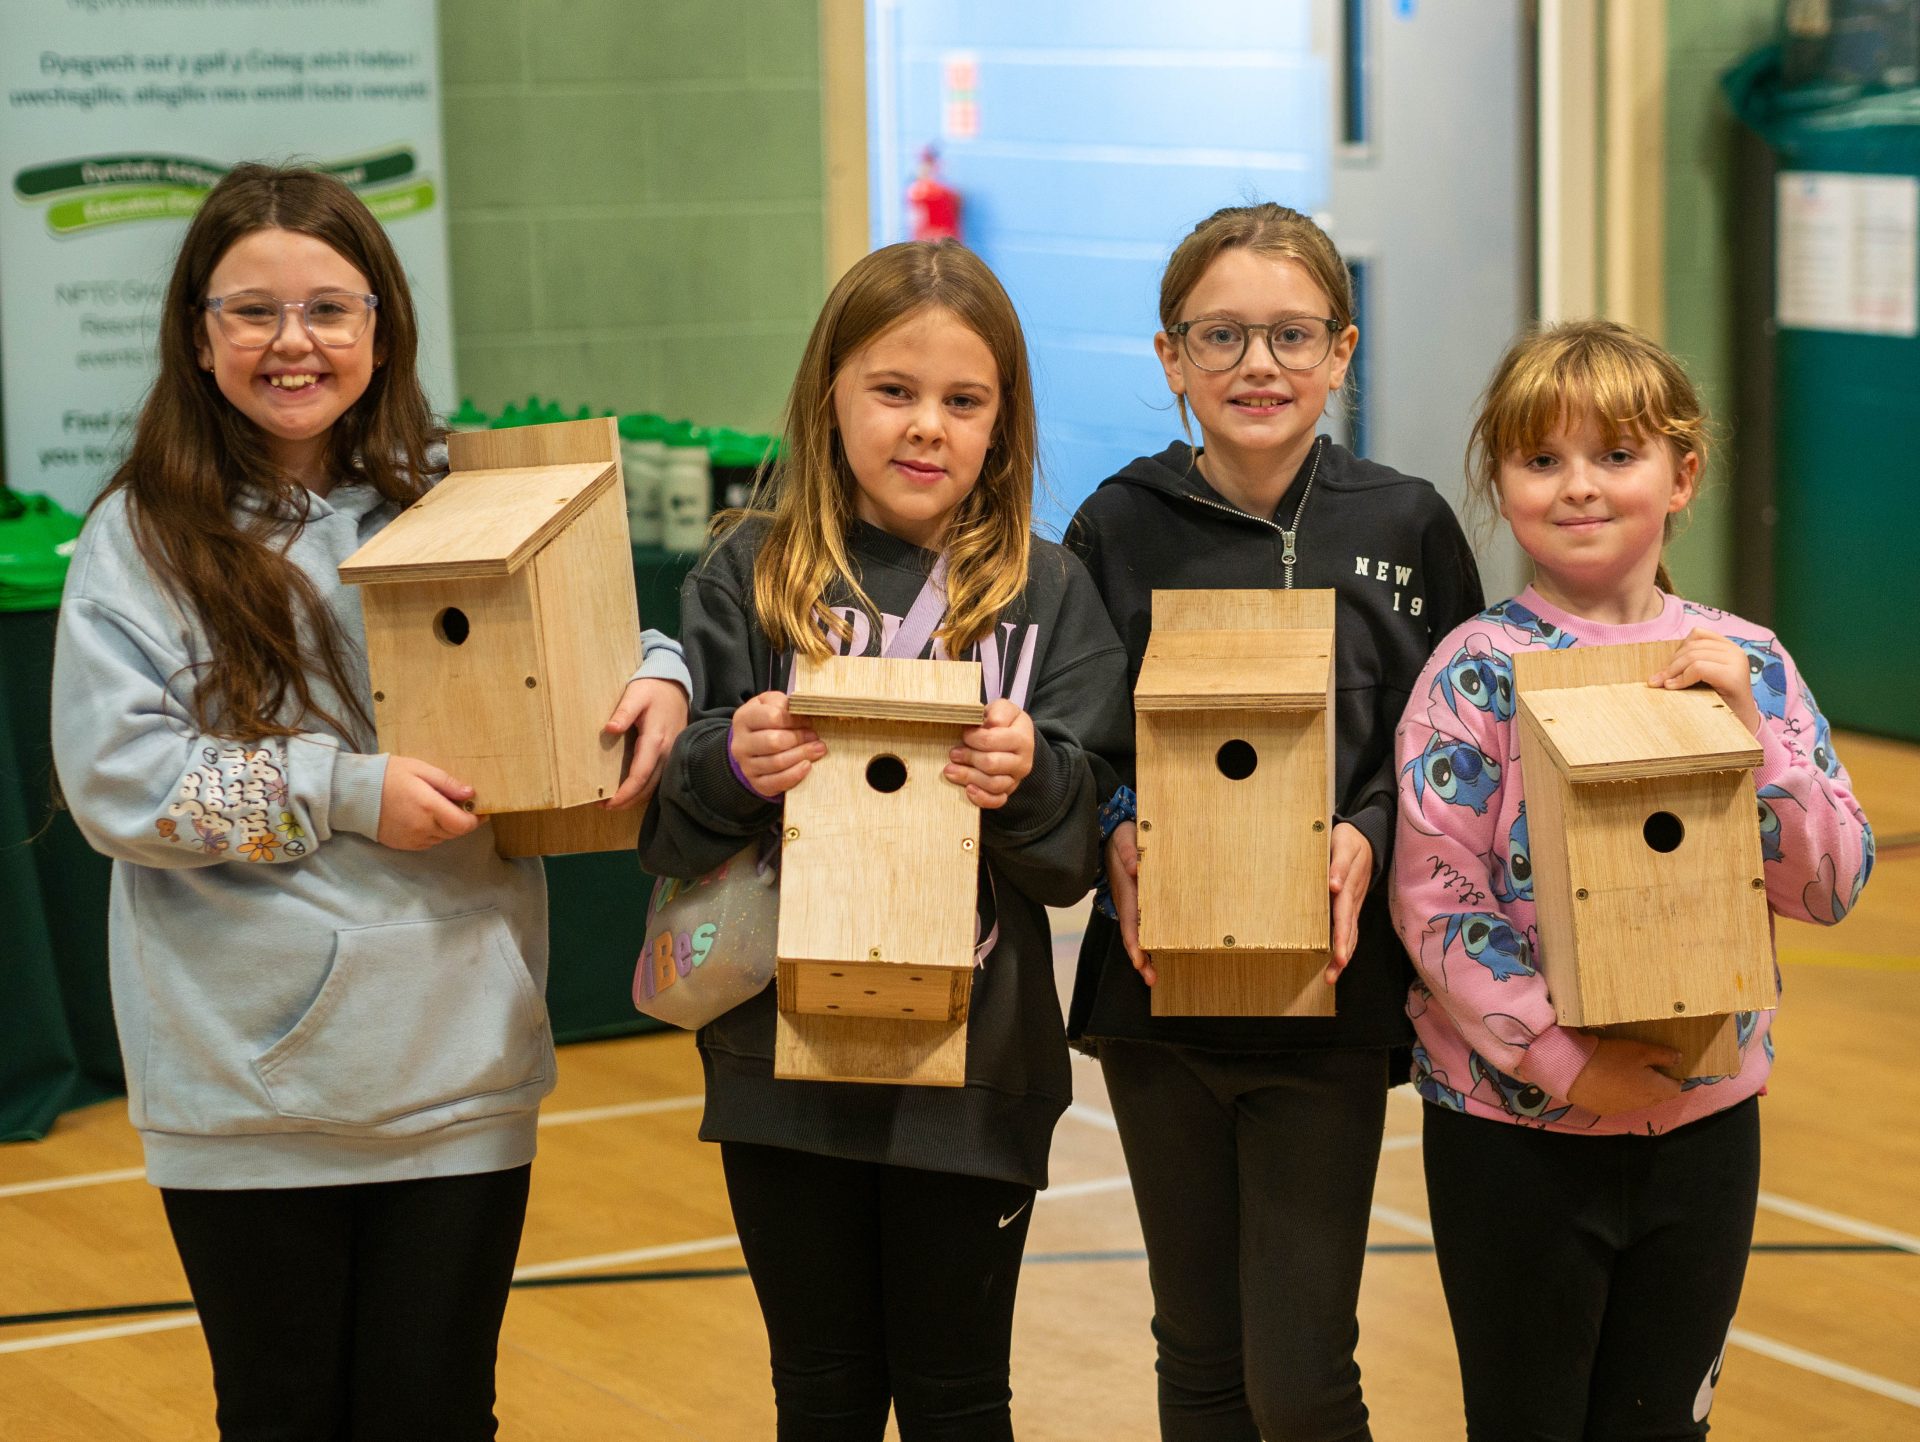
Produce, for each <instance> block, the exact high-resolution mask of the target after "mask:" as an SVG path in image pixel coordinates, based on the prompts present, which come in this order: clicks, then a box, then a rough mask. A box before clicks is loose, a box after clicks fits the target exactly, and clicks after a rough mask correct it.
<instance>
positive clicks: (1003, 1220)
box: [1000, 1197, 1033, 1228]
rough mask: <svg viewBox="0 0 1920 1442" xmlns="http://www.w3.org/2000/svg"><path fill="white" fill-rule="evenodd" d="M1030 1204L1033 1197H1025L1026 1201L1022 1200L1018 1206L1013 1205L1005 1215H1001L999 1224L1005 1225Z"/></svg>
mask: <svg viewBox="0 0 1920 1442" xmlns="http://www.w3.org/2000/svg"><path fill="white" fill-rule="evenodd" d="M1032 1205H1033V1198H1031V1197H1029V1198H1027V1200H1026V1201H1024V1202H1022V1203H1021V1204H1020V1205H1019V1206H1017V1207H1015V1208H1014V1209H1013V1210H1012V1211H1011V1212H1008V1213H1007V1215H1006V1216H1004V1217H1002V1218H1001V1219H1000V1225H1001V1226H1002V1227H1003V1228H1004V1227H1006V1226H1007V1225H1008V1224H1009V1223H1011V1222H1012V1221H1013V1219H1014V1218H1015V1217H1017V1216H1019V1215H1020V1214H1021V1213H1022V1212H1024V1211H1025V1210H1026V1209H1027V1208H1028V1207H1030V1206H1032Z"/></svg>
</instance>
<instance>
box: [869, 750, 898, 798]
mask: <svg viewBox="0 0 1920 1442" xmlns="http://www.w3.org/2000/svg"><path fill="white" fill-rule="evenodd" d="M906 784H907V763H906V762H904V761H902V760H901V759H900V758H899V757H898V756H893V755H889V754H888V753H886V752H882V753H881V754H880V755H878V756H876V757H874V758H873V760H871V761H869V762H868V763H867V785H869V786H871V787H872V788H873V789H874V790H875V791H878V792H881V793H882V794H884V795H890V794H892V793H893V792H895V791H898V790H899V789H900V788H901V787H902V786H905V785H906Z"/></svg>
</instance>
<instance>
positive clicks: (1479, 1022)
mask: <svg viewBox="0 0 1920 1442" xmlns="http://www.w3.org/2000/svg"><path fill="white" fill-rule="evenodd" d="M1501 639H1502V638H1501V635H1500V632H1499V630H1498V629H1497V628H1495V627H1493V626H1491V625H1489V626H1485V627H1480V626H1477V625H1476V626H1469V627H1467V628H1465V629H1464V630H1462V631H1458V632H1455V633H1454V635H1453V636H1451V637H1449V638H1448V639H1447V640H1446V641H1443V642H1442V643H1441V647H1440V649H1439V650H1438V651H1436V652H1435V653H1434V656H1433V658H1432V659H1431V660H1430V661H1429V662H1428V663H1427V667H1426V669H1425V670H1424V671H1423V672H1422V673H1421V675H1420V679H1419V681H1418V682H1417V683H1416V685H1415V687H1414V692H1413V696H1412V698H1411V699H1410V700H1409V701H1408V703H1407V710H1406V714H1405V716H1404V717H1403V718H1402V719H1401V723H1400V727H1399V730H1398V732H1397V733H1396V755H1397V758H1398V762H1399V767H1400V772H1399V776H1400V781H1399V827H1398V834H1397V838H1396V841H1395V846H1394V886H1393V898H1392V901H1393V917H1394V925H1395V926H1396V928H1397V929H1398V930H1399V932H1400V938H1401V940H1402V942H1404V943H1405V945H1406V948H1407V952H1408V954H1409V955H1410V956H1411V957H1412V959H1413V962H1414V965H1415V967H1416V968H1417V970H1418V972H1419V981H1418V983H1417V984H1416V987H1415V996H1414V1001H1413V1005H1414V1006H1415V1007H1416V1008H1418V1007H1420V1006H1422V1005H1430V1004H1432V1003H1433V1002H1438V1003H1439V1005H1440V1006H1441V1007H1442V1008H1443V1009H1444V1010H1445V1012H1446V1014H1447V1016H1448V1018H1449V1019H1450V1020H1451V1021H1452V1023H1453V1025H1454V1027H1455V1028H1456V1029H1457V1030H1458V1031H1459V1032H1460V1033H1461V1035H1462V1037H1463V1038H1464V1039H1465V1040H1466V1043H1467V1045H1468V1046H1469V1047H1471V1048H1472V1050H1473V1051H1474V1052H1475V1053H1476V1054H1477V1057H1478V1058H1479V1059H1482V1060H1483V1061H1484V1062H1485V1063H1488V1064H1490V1065H1491V1067H1492V1068H1495V1069H1497V1070H1498V1071H1499V1072H1503V1073H1513V1074H1515V1075H1517V1076H1519V1077H1520V1078H1522V1079H1523V1080H1524V1081H1528V1082H1533V1083H1535V1084H1537V1085H1539V1086H1540V1087H1542V1088H1544V1089H1546V1090H1547V1091H1549V1092H1550V1093H1551V1094H1552V1095H1555V1096H1565V1094H1566V1089H1567V1087H1568V1086H1570V1085H1571V1084H1572V1081H1573V1078H1574V1077H1575V1076H1577V1075H1578V1074H1579V1072H1580V1069H1581V1068H1582V1067H1584V1066H1585V1065H1586V1062H1587V1058H1588V1057H1589V1056H1590V1055H1591V1054H1592V1050H1593V1043H1592V1041H1591V1039H1590V1038H1583V1037H1580V1036H1578V1035H1577V1034H1576V1033H1574V1032H1572V1031H1570V1030H1567V1029H1564V1028H1562V1027H1560V1026H1559V1024H1558V1023H1557V1022H1556V1021H1555V1019H1554V1010H1553V1003H1552V1001H1551V999H1550V998H1549V997H1548V995H1547V986H1546V980H1545V978H1544V977H1542V976H1541V975H1540V973H1539V971H1538V969H1537V967H1536V965H1535V955H1534V953H1535V947H1536V945H1537V940H1538V938H1537V934H1536V932H1535V929H1534V924H1533V873H1532V868H1531V865H1530V862H1529V859H1528V847H1527V823H1526V809H1525V804H1524V802H1523V803H1522V804H1521V805H1520V807H1519V808H1518V809H1517V814H1516V815H1515V817H1514V819H1513V821H1512V822H1511V823H1510V824H1509V825H1508V826H1507V827H1506V828H1505V831H1506V834H1505V835H1502V834H1501V814H1502V808H1501V805H1500V802H1501V796H1502V793H1503V791H1504V790H1505V789H1506V788H1507V787H1508V786H1511V785H1513V784H1514V780H1515V775H1514V773H1515V772H1516V771H1517V768H1518V761H1517V758H1516V757H1515V755H1514V751H1515V747H1514V745H1513V715H1514V692H1513V661H1512V657H1511V655H1510V654H1509V653H1508V652H1507V651H1505V650H1503V649H1501V647H1500V645H1499V644H1497V643H1498V642H1499V641H1500V640H1501ZM1423 991H1424V992H1425V994H1426V995H1425V996H1422V995H1421V993H1422V992H1423ZM1496 1080H1497V1078H1496ZM1453 1085H1454V1086H1455V1087H1456V1088H1457V1089H1460V1090H1465V1089H1467V1079H1465V1078H1455V1079H1453Z"/></svg>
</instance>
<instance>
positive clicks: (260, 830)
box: [53, 597, 386, 867]
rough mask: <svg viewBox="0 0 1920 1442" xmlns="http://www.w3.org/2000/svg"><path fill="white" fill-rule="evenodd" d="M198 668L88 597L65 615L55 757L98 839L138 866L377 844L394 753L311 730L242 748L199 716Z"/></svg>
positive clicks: (96, 843)
mask: <svg viewBox="0 0 1920 1442" xmlns="http://www.w3.org/2000/svg"><path fill="white" fill-rule="evenodd" d="M187 665H188V659H187V658H186V657H185V656H182V655H176V654H173V652H172V650H171V648H169V647H167V646H165V645H163V644H162V643H161V642H160V641H159V640H158V639H156V638H155V636H154V635H152V634H151V633H150V632H149V631H148V630H147V629H145V628H143V627H142V626H140V625H139V624H138V623H136V622H134V621H133V620H131V619H129V618H127V617H125V616H123V615H120V614H119V613H117V612H115V611H112V610H109V609H108V608H106V607H104V606H102V605H100V604H99V603H98V602H95V601H92V600H89V599H86V598H84V597H76V598H70V599H69V600H68V602H67V603H66V604H65V605H64V606H62V607H61V611H60V629H59V641H58V645H57V647H56V650H55V657H54V675H53V714H54V726H53V736H54V760H55V764H56V766H57V767H58V769H59V774H60V784H61V789H62V790H63V791H64V793H65V795H66V797H67V802H68V805H69V806H70V807H71V808H72V811H73V816H74V820H75V821H76V822H77V823H78V824H79V827H80V829H81V831H82V832H83V833H84V834H85V836H86V838H87V840H88V842H89V843H90V844H91V845H92V846H93V847H94V848H95V849H96V850H98V851H101V852H103V853H105V854H106V855H108V856H111V857H114V858H116V859H117V860H121V861H129V862H134V863H136V864H138V865H141V866H156V867H196V866H211V865H215V864H218V863H221V862H243V863H270V862H289V861H299V860H300V859H302V858H303V857H306V856H309V855H311V854H312V852H313V850H314V848H315V847H317V846H320V845H321V844H323V843H325V842H326V841H327V840H329V839H330V838H331V837H332V836H333V835H334V834H335V833H336V832H339V831H343V830H346V831H358V832H360V833H361V834H363V835H366V836H374V835H375V834H376V833H377V832H378V830H379V824H380V790H381V786H382V784H383V782H384V781H385V779H386V757H384V756H366V755H360V754H358V753H355V752H351V751H347V750H345V749H344V748H343V747H342V746H341V744H340V742H339V741H338V740H337V739H335V738H334V737H332V736H327V735H321V734H317V733H301V734H298V735H294V736H272V737H265V738H262V739H260V740H257V741H232V740H228V739H226V738H223V737H217V736H210V735H206V734H204V733H202V732H201V731H200V730H199V728H198V727H197V726H196V725H195V724H194V722H193V720H192V712H191V710H190V707H189V704H188V701H189V696H188V693H187V692H186V691H185V689H184V688H186V687H189V686H191V684H192V673H191V672H190V671H188V670H186V669H185V668H186V667H187Z"/></svg>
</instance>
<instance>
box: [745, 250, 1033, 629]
mask: <svg viewBox="0 0 1920 1442" xmlns="http://www.w3.org/2000/svg"><path fill="white" fill-rule="evenodd" d="M933 309H944V310H947V311H950V312H951V313H952V314H953V315H954V316H955V317H956V318H957V319H958V320H959V321H960V322H961V324H963V325H965V326H966V327H967V328H968V329H969V330H971V331H972V332H973V333H974V334H975V335H977V336H979V337H980V339H981V340H982V341H984V342H985V343H986V346H987V349H988V350H989V351H991V352H992V353H993V359H994V363H995V365H996V366H997V367H998V369H999V372H1000V376H999V380H1000V412H999V416H998V418H997V420H996V421H995V424H994V435H993V443H992V445H991V446H990V447H989V448H988V450H987V457H986V464H985V465H984V466H983V467H982V468H981V472H980V479H979V481H978V482H977V483H976V484H975V486H974V488H973V490H972V491H970V492H969V493H968V494H967V497H966V499H965V500H963V501H962V502H961V503H960V507H959V509H958V510H957V511H955V513H954V515H953V519H952V523H951V524H950V525H949V527H948V529H947V534H946V538H945V541H944V547H945V551H946V556H947V614H946V618H945V620H944V622H943V623H942V625H941V629H940V632H939V638H940V641H941V643H942V645H943V646H944V647H945V648H946V651H947V654H948V655H950V656H958V655H960V654H961V653H962V652H963V651H965V650H966V649H967V648H968V647H969V646H971V645H973V644H974V643H975V642H977V641H979V640H981V639H982V638H984V637H985V636H986V635H987V633H988V632H989V631H990V630H992V628H993V624H994V622H995V620H996V619H997V618H998V617H999V615H1000V612H1001V611H1002V610H1004V609H1005V608H1006V607H1007V605H1008V604H1009V603H1010V602H1012V601H1013V599H1014V598H1015V597H1016V596H1018V595H1019V594H1020V592H1021V591H1022V590H1023V589H1024V588H1025V586H1026V582H1027V561H1028V556H1029V553H1030V551H1031V549H1032V545H1031V542H1032V538H1031V535H1030V533H1029V527H1030V524H1031V520H1032V514H1033V482H1034V470H1035V466H1036V465H1037V463H1038V451H1039V447H1038V442H1037V439H1036V437H1037V427H1036V424H1035V421H1034V412H1033V382H1032V378H1031V376H1030V374H1029V371H1028V366H1027V343H1026V337H1025V336H1024V335H1023V334H1022V332H1021V329H1020V319H1019V317H1018V316H1017V315H1016V314H1015V313H1014V309H1013V302H1012V301H1011V300H1009V299H1008V298H1007V293H1006V291H1005V290H1004V289H1003V288H1002V287H1001V285H1000V282H999V281H998V280H996V279H995V278H994V274H993V272H992V271H990V270H988V269H987V267H986V264H985V262H983V261H982V260H981V259H980V258H979V257H978V256H976V255H975V254H974V253H973V252H972V251H970V250H968V249H967V248H966V247H964V246H963V245H961V244H960V243H959V242H958V241H951V240H943V241H906V242H903V243H901V244H899V245H890V246H887V247H885V248H884V249H881V250H876V251H874V252H872V253H871V254H870V255H867V256H865V257H864V258H862V259H861V260H860V261H858V262H857V263H856V264H855V265H854V266H853V268H852V269H851V270H849V271H848V272H847V273H846V274H845V275H844V276H842V277H841V278H840V283H839V284H838V285H836V286H834V288H833V293H832V294H831V295H829V296H828V297H827V303H826V306H825V308H824V309H822V310H821V312H820V318H819V320H817V321H815V322H814V326H813V333H812V335H810V336H809V337H808V338H807V348H806V352H805V354H804V355H802V357H801V359H800V371H799V374H798V375H796V376H795V377H794V380H793V389H792V391H791V392H790V393H789V394H788V396H787V406H786V412H785V416H784V419H783V421H782V430H783V436H784V439H783V443H782V446H781V450H780V455H779V457H778V459H776V460H773V461H771V462H769V463H768V464H767V465H766V466H765V467H763V468H762V471H761V475H760V482H759V484H758V486H757V487H756V488H755V492H754V499H753V501H752V503H751V504H750V505H749V507H748V508H747V509H745V510H740V511H732V512H728V513H727V514H725V515H723V516H722V517H720V519H719V520H718V521H717V522H716V525H715V531H716V535H718V536H725V535H727V534H728V533H730V532H731V531H732V530H733V529H735V528H736V527H738V526H739V525H740V523H741V522H743V521H745V520H746V519H748V518H749V517H750V516H756V515H758V516H770V517H771V524H770V525H769V527H768V530H767V535H766V539H765V540H764V541H763V542H762V543H761V546H760V552H759V555H758V557H757V558H756V559H755V561H754V568H753V602H754V610H755V613H756V614H757V616H758V618H759V621H760V627H761V629H762V630H763V631H765V632H766V633H767V637H768V639H769V640H771V641H772V642H773V644H774V646H775V647H776V648H778V649H782V650H787V649H791V650H794V651H799V652H802V653H804V654H805V655H807V656H810V657H812V658H814V659H816V660H818V659H823V658H824V657H826V656H828V655H829V654H831V650H832V648H831V647H830V646H829V645H828V644H827V636H826V632H825V631H823V630H822V626H823V625H824V626H826V627H828V628H831V630H832V632H833V633H834V634H835V635H838V636H840V637H842V638H843V639H844V638H847V637H850V636H851V634H852V628H851V627H850V626H849V625H848V624H847V622H846V620H845V619H844V618H842V617H840V616H838V615H835V614H833V613H831V612H829V611H828V610H827V609H826V608H825V607H824V605H823V604H822V598H823V597H824V596H825V595H826V592H827V590H828V588H829V586H831V585H832V584H833V583H834V582H835V581H836V580H838V581H839V582H841V583H843V584H844V585H845V586H846V587H847V589H848V590H850V591H851V592H852V593H853V596H854V599H855V600H856V602H857V603H858V604H859V605H860V607H861V608H862V609H863V610H865V611H867V612H868V613H869V614H876V613H877V611H878V608H877V607H876V606H875V605H874V604H873V601H872V598H871V597H869V596H868V595H867V593H866V590H865V588H863V587H862V586H861V584H860V579H859V577H858V576H857V575H856V574H855V573H854V569H853V563H852V561H851V559H850V558H849V557H848V554H847V532H848V529H849V527H850V526H851V525H852V524H853V521H854V517H855V509H854V506H855V502H854V496H855V494H856V492H857V489H858V485H857V483H856V482H855V480H854V477H853V472H852V470H851V469H850V468H849V467H848V465H847V458H846V452H845V450H844V449H843V447H842V446H841V443H840V435H839V428H838V426H837V425H836V424H835V421H834V409H833V387H834V382H835V381H836V380H837V379H838V378H839V375H840V372H841V370H842V369H843V368H844V367H845V366H846V364H847V361H848V360H849V358H850V357H852V356H853V355H854V353H855V352H857V351H858V350H860V349H861V347H863V346H865V345H866V344H868V342H870V341H872V340H873V339H874V338H875V337H877V336H879V335H880V334H882V333H883V332H885V331H887V330H889V329H891V328H892V327H893V326H895V325H898V324H899V323H900V322H901V321H903V320H906V319H907V318H908V317H910V316H913V315H917V314H919V313H920V312H922V311H925V310H933Z"/></svg>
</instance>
